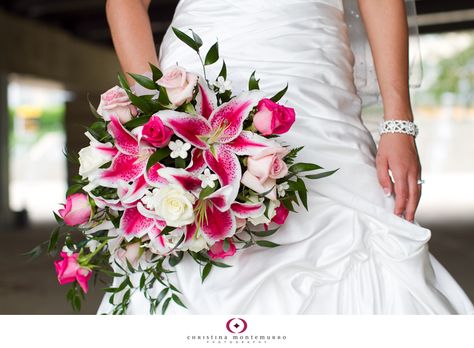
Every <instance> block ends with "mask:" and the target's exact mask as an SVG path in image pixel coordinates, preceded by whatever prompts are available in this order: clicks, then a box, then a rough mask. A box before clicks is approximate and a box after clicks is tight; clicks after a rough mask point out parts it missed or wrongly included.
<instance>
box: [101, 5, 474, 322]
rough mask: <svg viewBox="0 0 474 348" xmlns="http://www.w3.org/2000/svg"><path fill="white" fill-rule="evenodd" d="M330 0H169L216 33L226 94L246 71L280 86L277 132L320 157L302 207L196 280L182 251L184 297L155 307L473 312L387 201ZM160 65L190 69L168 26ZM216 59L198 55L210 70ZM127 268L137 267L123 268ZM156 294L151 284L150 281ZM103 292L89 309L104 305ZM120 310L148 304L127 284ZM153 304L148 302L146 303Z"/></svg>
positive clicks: (208, 41)
mask: <svg viewBox="0 0 474 348" xmlns="http://www.w3.org/2000/svg"><path fill="white" fill-rule="evenodd" d="M341 1H342V0H272V1H269V0H181V1H180V2H179V4H178V7H177V9H176V12H175V16H174V18H173V21H172V24H171V25H172V26H175V27H177V28H179V29H181V30H183V31H185V32H188V33H189V31H188V29H190V28H191V29H193V30H194V31H195V32H196V33H197V34H198V35H199V36H200V37H201V38H202V39H203V41H204V46H203V47H202V52H204V53H205V52H207V49H208V48H209V47H210V46H211V45H212V44H213V43H214V42H215V41H216V39H217V40H218V42H219V49H220V56H221V58H224V59H225V62H226V64H227V70H228V79H229V80H230V81H231V82H232V87H233V91H234V94H235V93H238V92H240V91H242V90H244V89H246V88H247V83H248V79H249V76H250V74H251V73H252V71H254V70H256V76H257V78H260V88H261V90H263V91H267V92H268V93H269V94H270V95H272V94H273V93H275V92H277V91H279V90H280V89H282V88H283V87H284V86H285V85H286V83H287V82H288V84H289V89H288V92H287V94H286V95H285V97H284V98H283V100H282V101H281V102H283V103H286V104H287V105H288V106H291V107H294V108H295V110H296V115H297V116H296V122H295V124H294V126H293V128H292V129H291V130H290V132H289V133H287V134H285V135H283V136H282V137H281V139H282V140H284V141H285V142H286V143H287V144H289V145H291V146H300V145H304V146H305V147H304V149H303V150H302V151H301V152H300V156H299V160H301V161H307V162H314V163H318V164H320V165H322V166H323V167H324V168H325V169H327V170H330V169H336V168H340V169H339V170H338V171H337V172H336V173H335V174H333V175H331V176H329V177H327V178H324V179H320V180H313V181H312V180H308V181H307V186H308V190H309V192H308V203H309V212H307V211H305V209H304V208H302V207H300V208H298V213H293V214H290V215H289V217H288V219H287V221H286V223H285V225H284V226H283V227H282V228H281V229H280V230H279V231H278V232H277V233H275V234H274V235H272V237H271V238H270V240H272V241H273V242H276V243H279V244H281V246H279V247H276V248H262V247H258V246H254V247H251V248H248V249H244V250H241V251H238V252H237V253H236V254H235V255H234V256H233V257H231V258H226V259H225V260H224V261H225V262H226V263H228V264H230V265H232V267H230V268H219V267H213V269H212V271H211V273H210V274H209V276H208V278H207V279H206V280H205V281H204V283H202V284H201V279H200V268H199V265H198V264H197V263H196V262H195V261H194V260H192V258H191V257H189V255H185V257H184V259H183V260H182V261H181V263H179V264H178V266H177V267H176V273H173V274H171V280H172V282H173V283H174V285H176V286H177V287H178V288H179V289H180V290H181V291H182V293H183V294H182V296H181V299H182V300H183V302H184V303H185V304H186V305H187V307H188V309H185V308H183V307H181V306H178V305H177V304H175V303H173V302H171V303H170V306H169V307H168V311H167V314H474V307H473V305H472V303H471V301H470V300H469V299H468V297H467V296H466V294H465V293H464V291H463V290H462V289H461V288H460V286H459V285H458V284H457V282H456V281H455V280H454V279H453V278H452V276H451V275H450V274H449V273H448V272H447V271H446V269H445V268H444V267H443V266H442V265H441V264H440V263H439V262H438V261H437V260H436V259H435V258H434V257H433V256H432V255H431V254H430V253H429V250H428V241H429V239H430V236H431V232H430V230H429V229H426V228H424V227H421V226H419V225H418V224H417V223H416V222H415V223H410V222H408V221H406V220H404V219H403V218H400V217H398V216H396V215H395V214H394V213H393V208H394V197H393V196H391V197H386V196H385V195H384V193H383V190H382V188H381V186H380V184H379V182H378V180H377V175H376V169H375V162H374V157H375V154H376V144H375V142H374V140H373V138H372V136H371V134H370V132H369V131H368V129H367V128H366V127H365V126H364V124H363V122H362V120H361V100H360V98H359V97H358V95H357V94H356V90H355V87H354V81H353V59H354V57H353V53H352V51H351V49H350V46H349V40H348V33H347V25H346V23H345V21H344V13H343V6H342V3H341ZM159 58H160V66H161V67H162V68H166V67H168V66H170V65H173V64H176V63H178V64H179V65H180V66H182V67H184V68H186V69H187V70H190V71H195V72H198V73H201V71H202V70H201V69H202V67H201V65H200V62H199V59H198V57H197V55H196V53H195V52H194V51H193V50H192V49H190V48H189V47H188V46H186V45H185V44H184V43H182V42H181V41H179V40H178V39H177V38H176V36H175V35H174V34H173V32H172V31H171V28H169V29H168V31H167V33H166V35H165V37H164V40H163V42H162V44H161V48H160V57H159ZM220 65H221V64H220V63H219V64H218V63H216V64H214V65H212V66H210V67H209V70H208V77H212V78H215V77H216V76H217V74H218V71H219V70H220ZM134 276H136V277H137V279H138V277H139V275H137V274H136V275H134ZM155 286H156V289H154V291H155V296H156V294H158V293H159V291H160V290H161V284H159V283H158V282H156V283H155ZM111 308H112V306H111V305H110V304H109V303H108V295H105V296H104V298H103V300H102V303H101V305H100V307H99V309H98V312H97V313H98V314H100V313H108V312H110V310H111ZM128 313H129V314H147V313H149V304H148V302H147V300H146V299H145V298H144V296H143V294H142V293H140V292H139V291H137V292H135V293H134V294H133V295H132V299H131V303H130V306H129V310H128ZM158 313H160V311H159V310H158Z"/></svg>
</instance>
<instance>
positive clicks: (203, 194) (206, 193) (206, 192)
mask: <svg viewBox="0 0 474 348" xmlns="http://www.w3.org/2000/svg"><path fill="white" fill-rule="evenodd" d="M216 188H217V186H216V185H214V187H211V186H206V187H205V188H203V189H202V190H201V192H200V193H199V199H200V200H203V199H204V198H206V197H207V196H209V195H210V194H211V193H213V192H214V191H215V190H216Z"/></svg>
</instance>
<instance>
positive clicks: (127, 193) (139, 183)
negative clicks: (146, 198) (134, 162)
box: [117, 175, 148, 205]
mask: <svg viewBox="0 0 474 348" xmlns="http://www.w3.org/2000/svg"><path fill="white" fill-rule="evenodd" d="M147 190H148V186H147V182H146V181H145V177H144V176H143V175H141V176H139V177H138V179H136V180H135V181H134V182H133V183H132V184H131V185H130V184H128V183H127V182H125V181H119V182H118V188H117V195H118V196H119V197H120V200H121V202H122V203H123V204H126V205H130V204H133V203H134V202H136V201H138V200H139V199H141V198H142V197H143V195H144V194H145V193H146V192H147Z"/></svg>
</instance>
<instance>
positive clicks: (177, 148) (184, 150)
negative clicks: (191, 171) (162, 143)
mask: <svg viewBox="0 0 474 348" xmlns="http://www.w3.org/2000/svg"><path fill="white" fill-rule="evenodd" d="M168 147H169V148H170V150H171V154H170V156H171V158H176V157H178V156H179V157H181V158H182V159H185V158H186V157H188V150H189V149H191V144H190V143H183V142H182V141H181V140H179V139H178V140H176V141H170V142H169V144H168Z"/></svg>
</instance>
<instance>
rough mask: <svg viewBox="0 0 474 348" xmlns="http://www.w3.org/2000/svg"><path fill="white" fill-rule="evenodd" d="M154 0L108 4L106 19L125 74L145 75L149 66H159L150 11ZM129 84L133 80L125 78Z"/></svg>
mask: <svg viewBox="0 0 474 348" xmlns="http://www.w3.org/2000/svg"><path fill="white" fill-rule="evenodd" d="M150 2H151V0H107V1H106V7H105V8H106V15H107V21H108V24H109V28H110V32H111V35H112V41H113V44H114V48H115V52H116V53H117V57H118V59H119V62H120V66H121V68H122V70H123V72H124V73H128V72H131V73H137V74H142V73H144V72H146V71H149V70H150V67H149V65H148V62H150V63H152V64H154V65H157V66H158V57H157V53H156V48H155V43H154V41H153V33H152V30H151V24H150V18H149V16H148V7H149V5H150ZM126 76H127V79H128V81H129V82H130V83H133V82H134V81H133V79H132V78H131V77H130V76H129V75H126Z"/></svg>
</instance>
